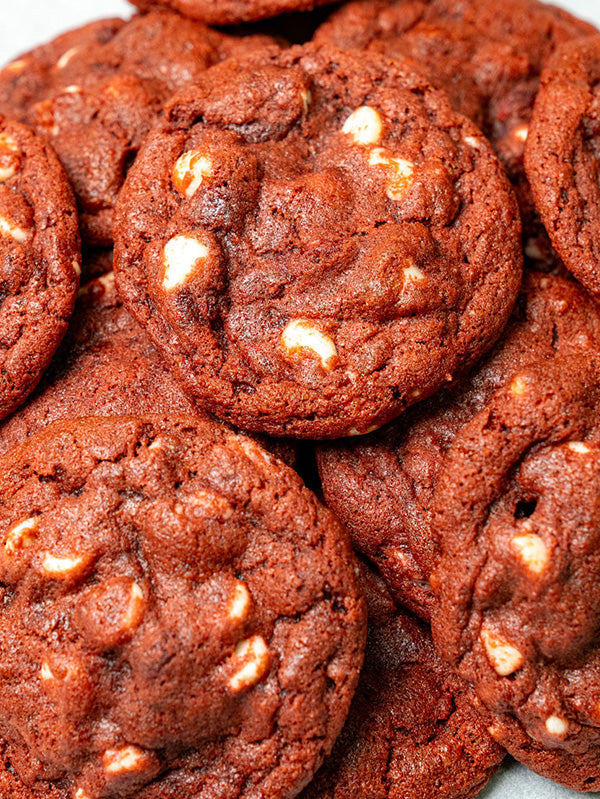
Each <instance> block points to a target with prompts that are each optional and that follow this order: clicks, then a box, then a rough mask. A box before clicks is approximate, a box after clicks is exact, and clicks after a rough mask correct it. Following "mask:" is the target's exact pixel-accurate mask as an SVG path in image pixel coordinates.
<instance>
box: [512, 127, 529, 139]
mask: <svg viewBox="0 0 600 799" xmlns="http://www.w3.org/2000/svg"><path fill="white" fill-rule="evenodd" d="M512 133H513V136H514V137H515V139H518V140H519V141H522V142H526V141H527V136H528V135H529V128H528V127H527V125H519V127H517V128H515V129H514V130H513V132H512Z"/></svg>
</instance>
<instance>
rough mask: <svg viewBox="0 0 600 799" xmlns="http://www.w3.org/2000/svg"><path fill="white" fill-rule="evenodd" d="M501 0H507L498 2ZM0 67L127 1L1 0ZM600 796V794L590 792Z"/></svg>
mask: <svg viewBox="0 0 600 799" xmlns="http://www.w3.org/2000/svg"><path fill="white" fill-rule="evenodd" d="M498 2H502V0H498ZM555 4H556V5H560V6H563V7H564V8H566V9H568V10H569V11H572V12H573V13H575V14H578V15H579V16H580V17H583V18H586V19H588V20H590V21H592V22H595V23H596V24H597V25H598V26H599V27H600V0H560V1H559V0H555ZM0 6H1V7H2V12H3V13H2V23H1V24H0V65H1V64H4V63H6V62H8V61H11V60H12V59H13V58H14V57H15V56H17V55H19V53H22V52H23V51H25V50H28V49H30V48H31V47H33V46H34V45H36V44H40V43H42V42H44V41H47V40H49V39H51V38H53V37H54V36H56V35H57V34H59V33H62V32H64V31H66V30H68V29H69V28H73V27H75V26H77V25H81V24H83V23H85V22H91V21H92V20H94V19H100V18H102V17H111V16H129V15H130V14H131V11H132V7H131V6H130V5H128V4H127V3H126V2H125V0H0ZM585 795H586V796H589V797H590V799H592V797H596V799H600V793H593V794H585ZM581 796H582V794H578V793H575V792H574V791H567V790H565V789H564V788H561V787H559V786H558V785H555V784H554V783H552V782H549V781H548V780H544V779H542V778H541V777H538V776H537V775H535V774H532V773H531V772H530V771H528V770H527V769H525V768H524V767H523V766H521V765H519V764H517V763H513V762H510V763H509V764H508V765H507V766H505V767H504V768H503V769H502V771H501V772H500V773H499V774H498V775H497V776H496V777H494V778H493V779H492V780H491V782H490V783H489V785H488V786H487V787H486V788H485V789H484V790H483V791H482V793H481V794H480V799H569V797H570V798H571V799H573V798H574V797H581Z"/></svg>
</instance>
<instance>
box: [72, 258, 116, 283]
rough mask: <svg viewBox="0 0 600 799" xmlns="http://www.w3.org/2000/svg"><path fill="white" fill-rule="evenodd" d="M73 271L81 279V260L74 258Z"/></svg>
mask: <svg viewBox="0 0 600 799" xmlns="http://www.w3.org/2000/svg"><path fill="white" fill-rule="evenodd" d="M73 271H74V272H75V274H76V275H77V277H81V263H80V262H79V258H73ZM113 279H114V278H113Z"/></svg>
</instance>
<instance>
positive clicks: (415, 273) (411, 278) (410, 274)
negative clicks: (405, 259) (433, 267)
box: [402, 262, 425, 283]
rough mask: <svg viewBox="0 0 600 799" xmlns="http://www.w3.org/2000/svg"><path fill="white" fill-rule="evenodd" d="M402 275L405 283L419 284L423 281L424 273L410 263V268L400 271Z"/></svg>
mask: <svg viewBox="0 0 600 799" xmlns="http://www.w3.org/2000/svg"><path fill="white" fill-rule="evenodd" d="M402 273H403V275H404V280H405V281H406V282H407V283H420V282H421V280H425V273H424V272H422V271H421V270H420V269H419V267H418V266H417V265H416V264H414V263H412V262H411V263H410V266H407V267H405V268H404V269H403V270H402Z"/></svg>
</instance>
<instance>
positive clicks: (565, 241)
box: [526, 36, 600, 299]
mask: <svg viewBox="0 0 600 799" xmlns="http://www.w3.org/2000/svg"><path fill="white" fill-rule="evenodd" d="M599 83H600V36H596V37H592V38H586V39H579V40H578V41H576V42H570V43H568V44H566V45H563V47H562V48H560V50H559V51H558V52H557V53H556V55H555V56H554V58H553V59H552V60H551V61H550V62H549V64H548V65H547V67H546V69H545V70H544V72H543V73H542V88H541V89H540V92H539V94H538V97H537V100H536V103H535V108H534V111H533V118H532V121H531V125H530V129H529V137H528V139H527V151H526V166H527V176H528V178H529V182H530V183H531V188H532V191H533V196H534V199H535V203H536V206H537V208H538V210H539V212H540V214H541V217H542V220H543V222H544V224H545V226H546V230H547V231H548V235H549V236H550V239H551V241H552V244H553V245H554V247H555V248H556V251H557V252H558V254H559V255H560V257H561V258H562V260H563V262H564V264H565V266H566V267H567V269H569V270H570V271H571V272H572V273H573V274H574V275H575V277H576V278H577V279H578V280H580V281H581V282H582V283H583V284H584V286H585V287H586V288H587V289H589V290H590V291H591V292H592V293H593V294H594V296H595V297H596V299H598V298H600V186H599V182H598V176H599V173H600V90H599V88H598V84H599Z"/></svg>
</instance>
